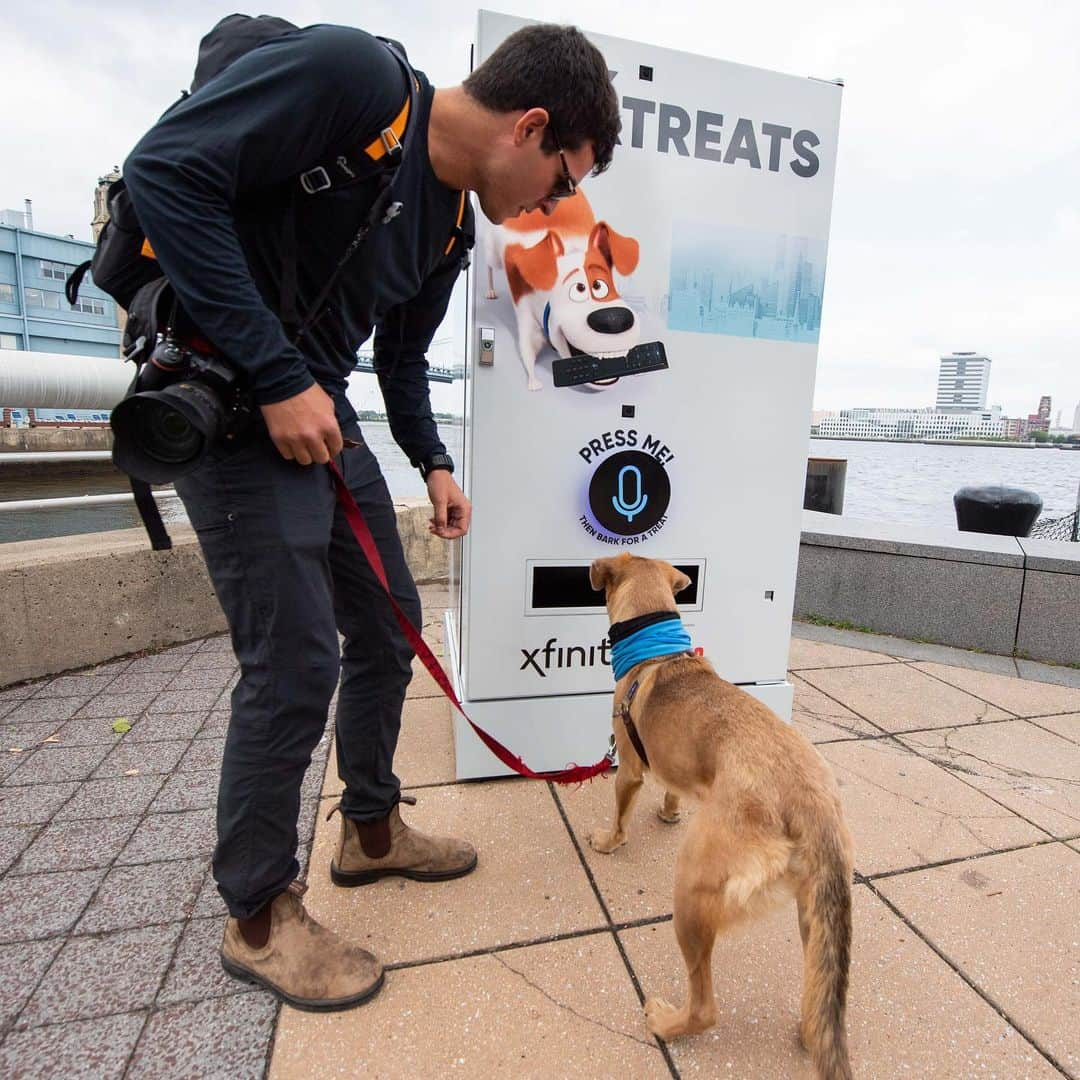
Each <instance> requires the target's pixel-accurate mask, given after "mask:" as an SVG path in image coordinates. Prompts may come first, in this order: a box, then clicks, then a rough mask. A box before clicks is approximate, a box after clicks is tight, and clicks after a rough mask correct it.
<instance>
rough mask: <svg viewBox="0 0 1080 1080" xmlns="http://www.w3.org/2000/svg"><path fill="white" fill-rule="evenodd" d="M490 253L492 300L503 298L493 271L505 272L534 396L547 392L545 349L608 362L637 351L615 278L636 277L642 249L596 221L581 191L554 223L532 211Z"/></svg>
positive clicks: (636, 329) (508, 225)
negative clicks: (541, 370)
mask: <svg viewBox="0 0 1080 1080" xmlns="http://www.w3.org/2000/svg"><path fill="white" fill-rule="evenodd" d="M487 248H488V250H487V267H488V292H487V297H488V299H489V300H495V299H497V298H498V293H497V292H496V291H495V271H496V270H498V269H504V270H505V271H506V277H507V281H508V282H509V285H510V296H511V299H512V300H513V303H514V313H515V315H516V317H517V335H518V351H519V352H520V354H521V362H522V364H524V366H525V374H526V375H527V376H528V382H529V389H530V390H539V389H540V388H541V386H540V380H539V379H537V377H536V358H537V356H538V355H539V353H540V351H541V350H542V349H543V347H544V346H545V345H546V344H550V345H551V346H552V348H553V349H554V350H555V351H556V352H557V353H558V354H559V356H562V357H571V356H580V355H583V354H584V355H588V356H597V357H606V356H624V355H625V354H626V352H627V351H628V350H629V349H630V348H631V347H632V346H634V345H636V344H637V343H638V341H639V339H640V336H641V327H640V322H639V320H638V317H637V315H636V313H635V312H634V310H633V309H632V308H631V307H629V305H627V303H626V302H625V301H624V300H623V299H622V298H621V297H620V296H619V291H618V288H617V287H616V284H615V280H614V276H613V273H612V271H616V272H618V273H619V274H621V275H623V276H626V275H628V274H632V273H633V272H634V270H635V269H636V267H637V264H638V242H637V241H636V240H634V239H632V238H631V237H628V236H622V235H620V234H619V233H617V232H616V231H615V230H614V229H613V228H612V227H611V226H610V225H608V223H607V222H606V221H597V220H596V218H595V215H594V214H593V210H592V207H591V206H590V205H589V201H588V199H586V198H585V195H584V193H583V192H582V191H580V190H578V192H577V193H576V194H574V195H572V196H571V197H570V198H568V199H563V200H561V201H560V202H559V203H557V204H556V208H555V210H554V212H553V213H552V214H551V215H550V216H545V214H544V213H543V212H542V211H540V210H532V211H530V212H529V213H527V214H520V215H519V216H518V217H516V218H510V219H509V220H507V221H505V222H503V224H501V225H498V226H496V227H495V228H494V229H492V230H491V233H490V240H489V242H488V245H487ZM615 381H617V380H614V379H612V380H608V382H609V383H613V382H615Z"/></svg>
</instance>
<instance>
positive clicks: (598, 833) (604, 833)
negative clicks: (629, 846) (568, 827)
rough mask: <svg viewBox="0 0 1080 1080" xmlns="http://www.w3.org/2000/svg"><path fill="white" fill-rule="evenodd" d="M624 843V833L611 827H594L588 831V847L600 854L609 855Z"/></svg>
mask: <svg viewBox="0 0 1080 1080" xmlns="http://www.w3.org/2000/svg"><path fill="white" fill-rule="evenodd" d="M625 843H626V833H617V832H614V831H612V830H611V829H594V830H593V831H592V832H591V833H589V847H591V848H592V849H593V851H599V852H600V854H601V855H610V854H611V853H612V852H613V851H614V850H615V849H616V848H620V847H622V846H623V844H625Z"/></svg>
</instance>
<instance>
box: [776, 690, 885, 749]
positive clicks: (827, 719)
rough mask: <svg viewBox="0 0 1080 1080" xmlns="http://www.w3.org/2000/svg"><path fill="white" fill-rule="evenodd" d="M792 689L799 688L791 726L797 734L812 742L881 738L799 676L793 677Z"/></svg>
mask: <svg viewBox="0 0 1080 1080" xmlns="http://www.w3.org/2000/svg"><path fill="white" fill-rule="evenodd" d="M791 685H792V686H794V687H795V702H794V705H793V707H792V712H791V722H792V724H794V726H795V730H796V731H799V732H801V733H802V734H803V735H805V736H806V738H808V739H809V740H810V741H811V742H814V743H818V742H828V741H833V740H836V739H851V738H858V737H859V736H862V735H880V734H881V732H880V730H879V729H878V728H876V727H874V725H873V724H868V723H867V722H866V721H865V720H863V719H861V718H860V717H858V716H856V715H855V714H854V713H853V712H852V711H851V710H850V709H845V708H844V706H843V705H841V704H840V703H839V702H836V701H833V700H832V698H830V697H827V696H826V695H825V694H823V693H822V692H821V691H820V690H818V689H817V688H816V687H814V686H811V685H810V684H809V683H808V682H806V681H805V680H803V679H801V678H799V676H798V675H792V676H791Z"/></svg>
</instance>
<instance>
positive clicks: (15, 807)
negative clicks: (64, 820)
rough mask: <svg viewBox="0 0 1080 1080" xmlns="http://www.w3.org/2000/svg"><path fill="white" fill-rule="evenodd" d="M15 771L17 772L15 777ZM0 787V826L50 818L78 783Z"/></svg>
mask: <svg viewBox="0 0 1080 1080" xmlns="http://www.w3.org/2000/svg"><path fill="white" fill-rule="evenodd" d="M17 775H18V774H17V773H16V776H17ZM10 782H11V781H10V779H9V780H8V781H7V783H6V784H5V786H4V787H0V825H36V824H38V823H39V822H42V821H50V820H52V818H53V816H54V815H55V814H56V813H57V812H58V811H59V810H60V808H61V807H62V806H63V805H64V803H66V802H67V801H68V799H70V798H71V796H72V795H73V794H74V793H75V791H76V790H77V789H78V787H79V785H78V784H27V786H26V787H11V786H10Z"/></svg>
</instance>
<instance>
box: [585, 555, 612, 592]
mask: <svg viewBox="0 0 1080 1080" xmlns="http://www.w3.org/2000/svg"><path fill="white" fill-rule="evenodd" d="M612 562H614V560H613V559H594V560H593V564H592V566H590V567H589V584H590V585H591V586H592V587H593V588H594V589H595V590H596V591H597V592H599V591H600V590H601V589H606V588H607V583H608V582H609V581H610V580H611V564H612Z"/></svg>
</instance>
